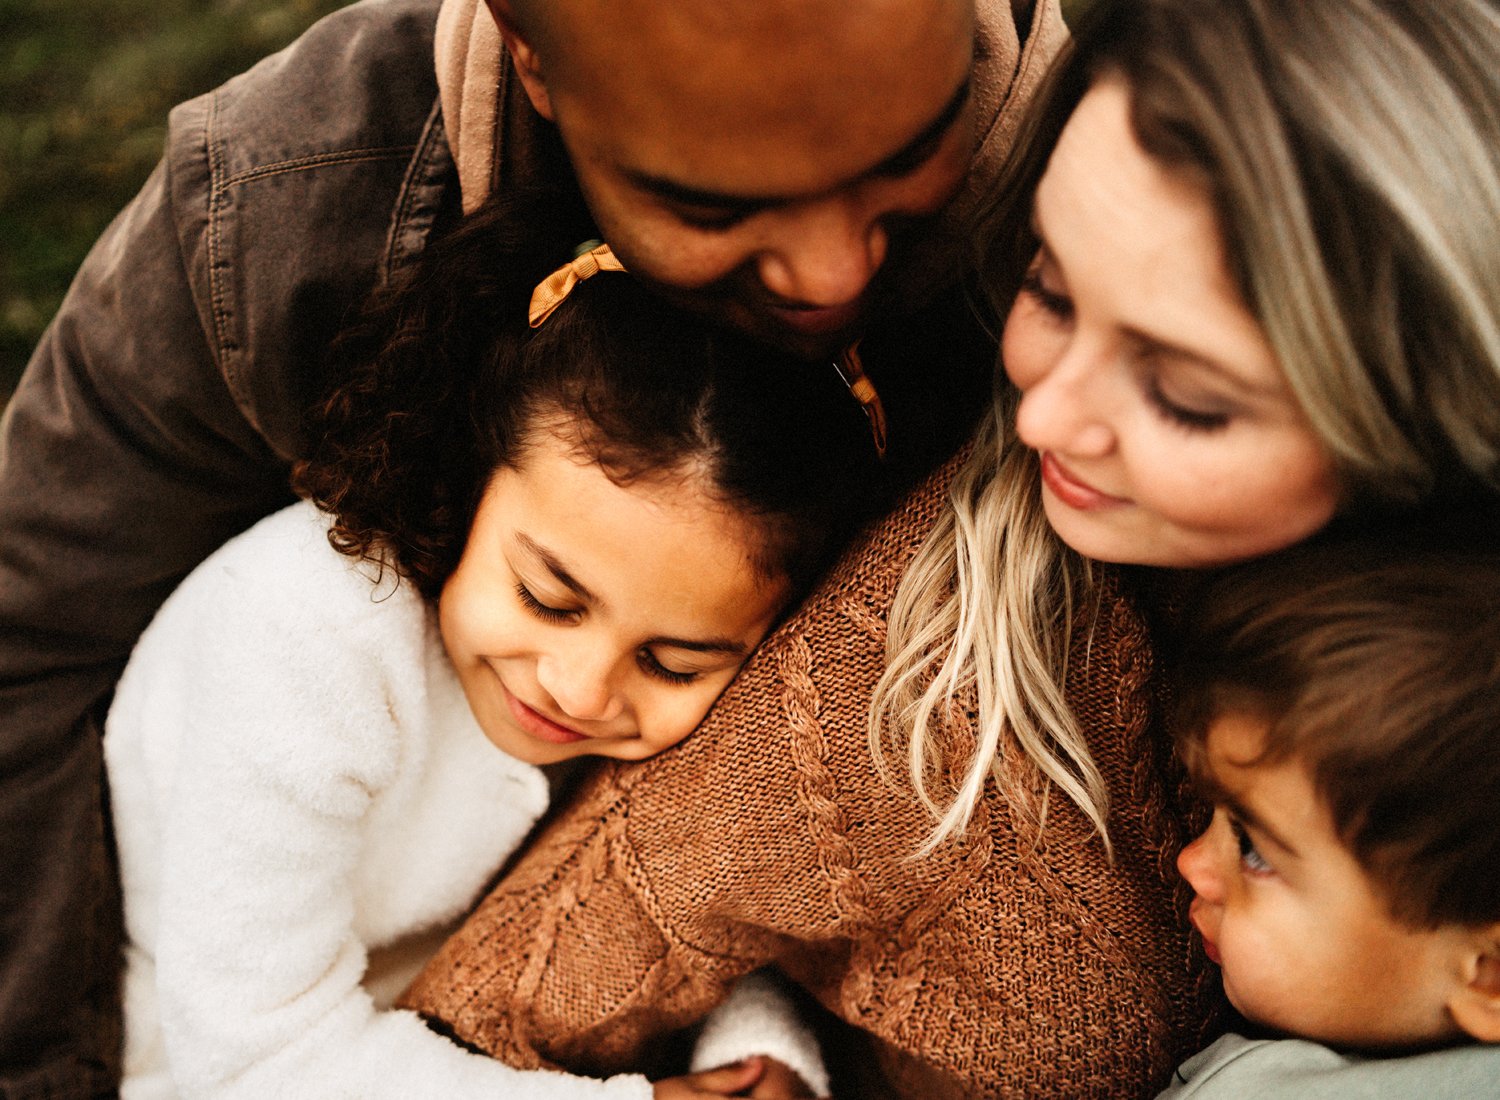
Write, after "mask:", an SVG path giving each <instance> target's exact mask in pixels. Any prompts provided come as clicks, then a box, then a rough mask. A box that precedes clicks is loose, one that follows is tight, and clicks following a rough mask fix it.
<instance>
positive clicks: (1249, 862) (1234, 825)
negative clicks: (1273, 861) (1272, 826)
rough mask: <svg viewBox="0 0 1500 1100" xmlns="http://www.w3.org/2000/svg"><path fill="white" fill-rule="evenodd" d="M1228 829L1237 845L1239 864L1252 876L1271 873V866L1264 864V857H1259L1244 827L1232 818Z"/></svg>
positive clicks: (1258, 851)
mask: <svg viewBox="0 0 1500 1100" xmlns="http://www.w3.org/2000/svg"><path fill="white" fill-rule="evenodd" d="M1229 827H1230V828H1231V829H1233V830H1234V839H1235V840H1236V841H1237V842H1238V843H1239V846H1240V863H1241V864H1243V865H1244V868H1245V870H1246V871H1248V872H1249V873H1250V874H1252V875H1268V874H1270V873H1271V872H1272V867H1271V865H1270V864H1269V863H1267V862H1266V857H1265V856H1263V855H1261V854H1260V850H1259V849H1258V848H1256V847H1255V841H1253V840H1251V839H1250V834H1249V833H1248V832H1246V830H1245V827H1244V826H1243V825H1241V824H1240V823H1239V822H1238V821H1236V820H1234V818H1230V819H1229Z"/></svg>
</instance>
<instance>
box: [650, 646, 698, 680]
mask: <svg viewBox="0 0 1500 1100" xmlns="http://www.w3.org/2000/svg"><path fill="white" fill-rule="evenodd" d="M636 663H637V664H639V665H640V667H641V671H642V672H644V673H645V674H646V675H647V676H652V677H655V678H656V679H658V680H661V681H663V682H665V683H668V684H691V683H694V682H695V681H696V680H697V679H698V677H699V676H700V675H702V673H698V672H678V671H677V670H675V669H670V668H668V667H667V666H666V665H664V664H662V663H661V662H660V661H658V660H657V659H656V654H654V653H652V652H651V651H650V650H649V649H645V648H642V649H640V650H639V651H637V653H636Z"/></svg>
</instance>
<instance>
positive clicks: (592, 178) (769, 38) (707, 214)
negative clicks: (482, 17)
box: [489, 0, 974, 350]
mask: <svg viewBox="0 0 1500 1100" xmlns="http://www.w3.org/2000/svg"><path fill="white" fill-rule="evenodd" d="M489 3H490V7H491V10H492V11H494V12H495V14H496V17H497V19H498V20H499V22H500V25H501V28H502V31H503V33H504V34H505V38H506V45H507V47H508V48H509V50H510V52H511V55H512V57H513V59H514V61H515V63H516V67H517V71H518V73H519V74H520V76H521V79H522V81H523V83H524V85H525V87H526V91H527V93H528V95H529V96H530V98H531V101H532V103H533V104H534V105H535V106H536V108H537V110H538V111H539V112H540V113H541V114H542V115H543V116H544V117H546V118H549V119H551V120H552V121H554V122H555V123H556V124H557V126H558V129H559V131H560V133H561V136H562V138H563V142H564V145H565V146H566V147H567V149H568V152H569V155H570V157H571V159H572V161H573V164H574V168H575V170H576V172H577V175H578V179H579V183H580V185H581V186H582V188H583V191H584V195H585V198H586V199H587V200H588V202H589V205H590V208H591V209H592V211H593V213H594V215H595V218H596V219H597V220H598V222H599V226H600V229H601V230H602V231H603V232H604V233H605V236H606V239H607V240H609V242H610V243H611V245H613V246H614V248H615V251H616V252H617V253H618V254H619V255H620V257H621V258H622V259H623V260H624V261H625V263H626V265H627V266H629V267H630V268H632V270H635V271H636V272H637V273H638V274H641V275H643V276H644V277H646V278H648V279H653V280H655V281H657V282H659V283H661V284H663V285H664V286H666V287H669V288H675V289H676V290H677V291H679V292H681V294H680V295H679V296H681V297H682V298H683V299H684V300H685V301H689V302H692V301H695V300H696V301H699V302H700V303H701V304H703V305H705V307H706V308H708V309H710V310H711V311H719V312H724V313H725V314H726V315H727V319H729V320H731V321H733V322H734V323H737V324H738V325H739V326H740V327H744V328H748V329H751V330H754V331H757V332H759V333H760V334H762V335H766V336H771V337H773V338H778V337H779V338H782V339H781V342H783V343H791V344H792V345H794V346H806V347H807V348H808V349H809V350H812V349H813V348H814V347H816V346H818V345H820V344H823V343H828V342H830V341H832V340H834V339H835V338H838V337H841V336H842V335H844V334H846V332H847V330H849V329H851V328H852V327H854V326H856V325H857V323H858V321H859V314H860V312H861V307H862V305H864V304H867V298H866V295H865V291H866V288H867V286H868V284H869V283H870V281H871V279H872V278H873V277H874V275H875V273H876V271H877V270H878V269H879V268H880V267H881V265H882V264H883V263H884V261H885V259H886V252H887V249H888V246H889V233H888V224H887V223H888V222H890V221H891V220H892V219H898V220H899V219H907V218H912V217H922V216H925V215H929V214H932V213H933V212H934V211H936V210H937V209H938V208H939V207H941V205H942V204H943V203H944V202H945V201H946V199H947V198H948V197H949V195H951V193H952V191H953V190H954V189H955V187H956V186H957V183H958V181H959V180H960V179H961V178H962V175H963V172H964V170H965V168H966V166H967V160H968V157H969V155H970V153H971V151H972V146H973V135H972V128H971V126H970V118H969V114H968V112H967V111H966V110H965V105H966V91H967V80H968V72H969V66H970V63H971V60H972V57H971V55H972V48H973V35H974V11H973V0H489ZM787 337H790V339H788V338H787Z"/></svg>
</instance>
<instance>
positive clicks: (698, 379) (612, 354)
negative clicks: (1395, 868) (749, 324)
mask: <svg viewBox="0 0 1500 1100" xmlns="http://www.w3.org/2000/svg"><path fill="white" fill-rule="evenodd" d="M529 224H533V225H534V224H536V219H529ZM527 225H528V219H524V218H523V219H518V218H517V217H516V216H515V213H514V210H513V209H510V208H507V207H502V206H499V205H496V206H492V207H488V208H486V209H484V210H481V211H479V212H476V213H475V214H473V215H471V216H469V217H468V218H466V219H464V220H463V221H462V222H461V223H460V224H459V225H458V226H457V227H456V229H455V230H453V231H452V232H450V233H447V234H445V235H443V236H442V237H440V238H439V239H437V240H435V241H434V242H433V243H432V244H431V245H429V246H428V248H427V249H426V251H425V252H424V253H423V254H422V256H421V257H420V258H419V259H418V261H417V262H416V263H415V264H413V265H412V266H411V267H410V268H409V269H408V270H407V271H406V272H405V273H404V274H403V275H401V276H400V277H399V278H397V279H396V280H393V282H392V284H391V285H389V286H387V287H385V288H382V289H379V290H377V291H376V292H375V293H374V294H373V295H372V296H371V299H370V301H369V302H368V303H367V305H366V307H365V309H364V311H363V313H362V315H361V316H360V317H359V318H358V319H357V320H356V322H355V323H354V325H352V326H351V327H350V328H349V329H348V330H347V331H346V332H345V334H344V335H343V336H342V337H341V338H340V339H339V341H338V342H337V343H336V345H335V349H336V350H335V363H334V368H333V372H332V374H331V376H330V389H329V390H328V392H327V394H326V396H325V397H324V398H323V400H321V401H320V402H319V403H318V404H317V406H316V407H315V408H314V409H313V411H312V413H311V415H310V420H309V438H310V439H311V450H310V454H309V457H308V458H306V459H305V460H304V461H302V462H301V463H299V464H298V465H297V467H296V469H295V471H294V479H295V484H296V486H297V488H298V490H299V492H301V493H302V494H304V495H305V496H308V497H311V498H312V499H313V500H314V501H315V502H316V503H317V504H318V505H319V506H320V507H322V508H323V509H324V510H325V511H327V512H329V513H331V514H332V515H333V516H334V523H333V525H332V528H331V530H330V533H329V539H330V541H331V542H332V543H333V545H334V546H335V548H337V549H338V550H339V551H341V552H342V553H345V554H349V555H351V556H354V557H359V558H363V559H366V560H369V561H372V562H375V563H377V564H378V565H380V566H381V567H386V566H389V567H391V568H393V569H395V570H396V572H397V573H398V574H399V575H401V576H403V577H405V578H407V579H409V580H410V581H411V582H412V583H413V584H414V585H416V587H417V589H418V590H419V591H420V592H421V593H422V594H423V595H424V596H427V597H428V598H435V597H436V596H437V594H438V592H439V591H440V590H441V589H442V586H443V583H444V582H445V581H446V580H447V578H448V576H449V575H450V574H451V573H452V572H453V570H454V569H455V568H456V566H457V564H458V560H459V557H460V556H461V554H462V552H463V548H464V542H465V539H466V538H467V535H468V530H469V526H470V524H471V522H472V520H473V517H474V512H475V510H476V508H477V506H478V503H479V499H480V497H481V495H482V494H483V492H484V489H485V487H486V486H487V484H488V483H489V480H490V478H491V476H492V475H493V473H494V472H495V471H496V470H497V469H499V468H501V467H503V466H507V465H514V464H516V463H518V462H521V461H524V457H525V453H524V452H525V447H526V444H527V443H528V441H529V439H530V438H531V433H532V432H534V431H535V430H536V429H537V428H538V427H539V426H540V425H542V424H543V423H546V422H548V421H549V420H550V419H551V418H554V417H558V416H561V417H562V418H563V419H564V420H566V421H569V422H570V423H571V427H572V429H573V431H572V434H573V435H575V436H576V443H577V446H578V448H579V453H580V456H581V457H584V458H586V459H588V460H592V461H596V462H598V463H599V464H600V465H601V466H602V467H603V468H604V470H605V472H606V473H607V474H608V475H609V476H610V477H611V478H612V479H614V480H615V481H617V482H619V483H622V484H624V483H628V482H630V481H632V480H634V479H637V478H642V477H646V476H650V475H652V474H655V473H661V472H669V471H678V470H682V469H684V468H688V467H691V468H692V469H694V470H695V471H702V473H703V474H704V475H705V476H706V478H707V481H708V483H709V484H710V485H711V486H712V489H713V492H714V493H715V495H716V496H717V497H718V498H719V499H720V500H722V501H723V502H724V503H725V504H726V505H728V506H730V507H733V508H735V509H736V510H738V511H741V512H744V513H746V514H748V515H750V516H752V517H754V518H755V519H756V520H757V521H758V522H757V524H756V529H757V531H758V533H759V535H760V540H759V545H758V546H757V547H755V548H753V550H754V552H753V553H752V560H753V561H754V562H755V564H756V566H757V568H759V569H760V570H761V572H763V573H764V574H766V575H768V576H771V575H775V576H784V577H786V578H787V579H789V580H790V581H791V582H792V584H793V586H794V589H796V590H797V591H801V590H802V589H804V588H805V587H806V586H807V585H809V584H810V583H811V581H812V580H813V579H815V577H816V576H817V574H818V572H819V571H821V569H822V568H823V567H824V566H826V564H827V563H828V561H829V558H830V556H831V554H832V553H833V552H834V551H835V550H837V548H838V547H839V546H840V545H841V544H842V542H843V541H844V539H845V538H847V536H848V535H849V534H850V533H852V530H853V529H854V527H855V526H857V524H858V523H859V522H861V521H863V520H864V519H865V518H867V517H868V516H869V515H871V514H872V512H873V510H874V509H875V508H876V507H877V506H878V505H879V504H881V503H883V502H884V500H885V497H886V491H885V490H886V485H885V479H884V477H883V473H882V470H881V468H880V464H879V461H878V459H877V456H876V454H875V450H874V446H873V443H872V440H871V437H870V431H869V427H868V425H867V424H866V422H865V420H864V417H863V414H862V412H861V410H860V409H859V406H858V405H857V404H856V402H855V401H854V399H853V397H852V396H851V395H850V394H849V392H848V390H847V389H846V388H845V386H844V384H843V383H842V381H841V380H840V379H839V377H838V375H837V374H836V372H835V371H834V370H833V368H832V367H831V366H829V365H827V364H820V363H808V362H806V361H804V360H801V359H797V358H794V357H791V356H789V355H787V354H786V353H783V352H778V351H775V350H772V349H770V348H767V347H764V346H761V345H759V344H756V343H753V342H751V341H750V340H748V339H746V338H744V337H742V336H739V335H736V334H733V333H730V332H727V331H724V330H721V329H718V328H716V327H713V326H711V325H710V324H708V323H707V322H705V321H703V320H702V319H700V318H697V317H695V316H693V315H691V314H688V313H686V312H684V311H682V310H680V309H678V308H676V307H673V306H671V305H669V304H667V303H666V302H664V301H662V300H661V299H660V298H658V297H657V296H655V295H654V294H653V293H652V292H651V291H650V290H649V289H648V288H646V287H644V286H643V285H641V284H640V283H639V282H638V281H637V280H635V279H634V278H631V277H629V276H625V275H618V274H604V275H600V276H597V277H595V278H593V279H591V280H589V281H587V282H586V283H584V284H582V285H581V286H580V287H578V289H577V290H575V291H574V292H573V294H572V295H570V296H569V298H568V299H567V300H566V301H565V302H564V303H563V305H562V306H561V307H560V308H559V309H558V310H557V311H556V313H554V314H553V315H552V316H551V317H550V318H548V320H547V321H546V322H545V323H544V324H543V325H542V326H541V327H540V328H538V329H536V330H532V329H530V328H529V327H528V325H527V320H526V309H527V305H528V302H529V299H530V294H531V290H532V288H533V287H534V286H535V284H536V283H537V282H538V281H539V280H540V279H541V278H542V277H544V276H545V275H546V274H547V273H548V272H549V271H551V270H552V269H554V268H555V267H556V266H557V265H558V264H559V263H560V262H561V261H562V260H564V259H566V255H561V256H559V255H558V254H557V252H556V251H555V250H554V251H551V252H550V254H547V253H548V249H547V248H546V246H545V245H541V244H538V242H537V241H536V240H534V239H532V240H528V239H527V233H528V232H529V230H528V228H527ZM544 254H545V259H542V258H540V257H542V256H543V255H544ZM570 442H571V440H570Z"/></svg>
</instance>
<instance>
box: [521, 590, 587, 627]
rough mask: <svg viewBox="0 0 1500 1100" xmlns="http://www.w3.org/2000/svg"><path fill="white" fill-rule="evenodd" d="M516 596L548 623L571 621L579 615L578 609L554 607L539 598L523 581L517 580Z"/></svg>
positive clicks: (528, 608) (525, 606) (530, 610)
mask: <svg viewBox="0 0 1500 1100" xmlns="http://www.w3.org/2000/svg"><path fill="white" fill-rule="evenodd" d="M516 596H517V598H519V599H520V601H521V606H523V607H524V608H526V610H527V611H529V612H531V613H532V614H533V615H535V616H536V617H537V618H538V619H541V620H542V621H543V622H548V623H571V622H572V621H573V620H574V619H575V618H576V617H577V615H578V612H577V611H574V610H571V609H568V608H562V607H552V606H551V605H550V604H545V603H543V602H542V601H541V600H539V599H537V598H536V596H535V595H534V594H533V593H532V591H531V589H529V588H527V587H526V585H525V583H524V582H523V581H517V582H516Z"/></svg>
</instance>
